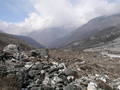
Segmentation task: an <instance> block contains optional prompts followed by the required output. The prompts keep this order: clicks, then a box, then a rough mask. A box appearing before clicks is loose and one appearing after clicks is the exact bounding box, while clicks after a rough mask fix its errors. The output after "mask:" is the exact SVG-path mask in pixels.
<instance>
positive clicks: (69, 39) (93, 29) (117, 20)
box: [51, 14, 120, 48]
mask: <svg viewBox="0 0 120 90" xmlns="http://www.w3.org/2000/svg"><path fill="white" fill-rule="evenodd" d="M119 26H120V14H117V15H111V16H102V17H97V18H95V19H92V20H90V21H89V22H88V23H87V24H85V25H83V26H82V27H80V28H78V29H77V30H75V31H73V32H72V33H71V34H69V35H68V36H65V37H64V38H61V39H58V40H56V42H54V43H53V48H54V47H57V48H60V47H64V46H66V47H69V48H76V46H74V43H75V44H76V41H77V42H78V41H79V43H81V42H83V41H88V40H89V39H88V38H91V37H93V36H94V35H96V34H99V32H100V31H102V32H104V31H105V30H107V31H109V28H111V27H114V28H116V29H119ZM110 30H111V29H110ZM106 35H107V34H106ZM87 39H88V40H87ZM70 44H71V47H70ZM84 44H86V43H85V42H84ZM67 45H68V46H67ZM51 46H52V45H51ZM78 46H79V45H77V47H78ZM80 46H81V45H80Z"/></svg>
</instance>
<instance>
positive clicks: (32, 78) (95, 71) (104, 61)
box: [0, 44, 120, 90]
mask: <svg viewBox="0 0 120 90" xmlns="http://www.w3.org/2000/svg"><path fill="white" fill-rule="evenodd" d="M0 58H1V59H0V60H1V64H0V90H120V79H119V77H120V71H119V70H120V67H119V66H120V63H119V62H120V61H119V59H118V58H110V57H108V56H104V55H102V54H100V53H94V52H67V51H58V50H47V49H46V50H45V49H37V50H31V51H20V50H19V49H18V46H16V45H14V44H10V45H8V46H6V47H4V48H3V52H2V53H1V55H0Z"/></svg>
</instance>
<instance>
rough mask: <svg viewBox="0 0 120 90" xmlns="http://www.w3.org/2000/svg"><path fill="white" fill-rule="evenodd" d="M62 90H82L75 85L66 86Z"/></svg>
mask: <svg viewBox="0 0 120 90" xmlns="http://www.w3.org/2000/svg"><path fill="white" fill-rule="evenodd" d="M64 90H82V89H81V88H80V87H78V86H75V85H67V86H66V87H64Z"/></svg>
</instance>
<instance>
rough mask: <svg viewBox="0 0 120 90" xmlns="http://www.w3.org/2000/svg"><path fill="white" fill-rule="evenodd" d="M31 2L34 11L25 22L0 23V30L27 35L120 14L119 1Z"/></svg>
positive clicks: (47, 0) (52, 0)
mask: <svg viewBox="0 0 120 90" xmlns="http://www.w3.org/2000/svg"><path fill="white" fill-rule="evenodd" d="M29 2H31V3H32V4H31V5H32V7H33V8H34V10H33V11H32V12H30V13H28V17H26V18H25V19H24V21H21V22H17V23H12V22H6V21H0V29H1V30H4V31H5V32H8V33H12V34H25V33H28V32H32V31H34V30H44V29H47V28H52V27H60V26H62V27H63V26H64V27H66V28H70V27H72V28H76V27H79V26H80V25H82V24H84V23H86V22H87V21H89V20H90V19H92V18H95V17H98V16H102V15H111V14H116V13H119V12H120V1H119V0H29ZM21 7H22V5H21ZM13 18H14V17H13Z"/></svg>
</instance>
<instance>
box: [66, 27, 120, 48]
mask: <svg viewBox="0 0 120 90" xmlns="http://www.w3.org/2000/svg"><path fill="white" fill-rule="evenodd" d="M117 38H120V27H114V26H113V27H109V28H105V29H103V30H101V31H98V32H96V33H95V34H94V35H92V36H90V37H88V38H85V39H82V40H78V41H74V42H72V43H70V44H68V45H66V46H65V49H70V50H84V49H88V48H95V47H99V46H102V45H106V44H108V43H112V41H113V40H115V39H117Z"/></svg>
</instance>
